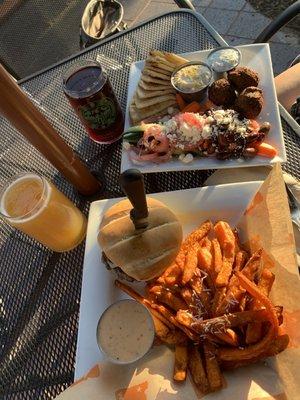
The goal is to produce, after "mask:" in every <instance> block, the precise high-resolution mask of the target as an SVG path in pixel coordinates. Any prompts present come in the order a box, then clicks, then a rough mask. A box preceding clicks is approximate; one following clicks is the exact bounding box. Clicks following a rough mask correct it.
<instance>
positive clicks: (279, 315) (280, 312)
mask: <svg viewBox="0 0 300 400" xmlns="http://www.w3.org/2000/svg"><path fill="white" fill-rule="evenodd" d="M275 312H276V315H277V319H278V325H282V323H283V307H282V306H275Z"/></svg>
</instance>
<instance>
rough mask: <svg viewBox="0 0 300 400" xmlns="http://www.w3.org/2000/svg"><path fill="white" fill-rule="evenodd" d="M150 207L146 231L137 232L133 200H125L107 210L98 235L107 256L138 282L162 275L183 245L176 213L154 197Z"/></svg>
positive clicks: (149, 199)
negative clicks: (132, 219)
mask: <svg viewBox="0 0 300 400" xmlns="http://www.w3.org/2000/svg"><path fill="white" fill-rule="evenodd" d="M147 205H148V210H149V217H148V221H149V225H148V227H147V229H146V230H141V231H136V230H135V227H134V224H133V223H132V221H131V219H130V210H131V209H132V205H131V203H130V202H129V200H122V201H120V202H119V203H117V204H115V205H113V206H112V207H111V208H110V209H109V210H107V212H106V213H105V215H104V217H103V219H102V222H101V224H100V229H99V234H98V242H99V244H100V247H101V249H102V251H103V252H104V253H105V255H106V256H107V257H108V258H109V259H110V260H111V261H112V262H113V263H114V264H115V265H116V266H117V267H120V268H121V269H122V270H123V271H124V272H125V273H126V274H127V275H129V276H131V277H133V278H134V279H136V280H138V281H143V280H149V279H152V278H155V277H156V276H159V275H160V274H162V272H163V271H164V270H165V269H166V268H167V267H168V266H169V265H170V264H171V263H172V262H173V261H174V259H175V257H176V255H177V253H178V251H179V248H180V245H181V242H182V228H181V225H180V223H179V221H178V219H177V218H176V216H175V215H174V214H173V213H172V211H171V210H170V209H169V208H168V207H166V206H165V205H164V204H163V203H161V202H160V201H158V200H155V199H152V198H150V197H147Z"/></svg>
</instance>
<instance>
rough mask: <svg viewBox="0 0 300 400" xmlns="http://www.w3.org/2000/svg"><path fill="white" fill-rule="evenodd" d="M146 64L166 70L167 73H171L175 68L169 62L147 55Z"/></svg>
mask: <svg viewBox="0 0 300 400" xmlns="http://www.w3.org/2000/svg"><path fill="white" fill-rule="evenodd" d="M146 64H147V65H150V66H152V67H153V68H158V69H159V70H162V71H167V72H169V73H172V72H173V71H174V69H175V68H176V65H174V64H170V63H168V62H167V61H166V60H164V59H162V58H160V57H148V58H147V62H146Z"/></svg>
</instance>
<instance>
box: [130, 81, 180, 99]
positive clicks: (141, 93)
mask: <svg viewBox="0 0 300 400" xmlns="http://www.w3.org/2000/svg"><path fill="white" fill-rule="evenodd" d="M136 94H137V97H138V98H139V99H149V98H151V97H157V96H162V95H164V94H175V90H173V89H172V88H168V89H165V90H145V89H144V88H143V87H142V86H140V84H139V85H138V87H137V88H136Z"/></svg>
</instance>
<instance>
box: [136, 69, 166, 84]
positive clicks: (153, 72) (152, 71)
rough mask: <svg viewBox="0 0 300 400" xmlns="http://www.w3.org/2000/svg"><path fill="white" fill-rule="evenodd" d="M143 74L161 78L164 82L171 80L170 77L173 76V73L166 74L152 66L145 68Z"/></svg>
mask: <svg viewBox="0 0 300 400" xmlns="http://www.w3.org/2000/svg"><path fill="white" fill-rule="evenodd" d="M142 75H143V76H144V75H148V76H151V77H152V78H155V79H161V80H162V81H164V82H169V81H170V77H171V74H169V75H165V74H162V73H161V72H158V71H157V70H155V69H154V68H150V67H146V68H144V69H143V71H142Z"/></svg>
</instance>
